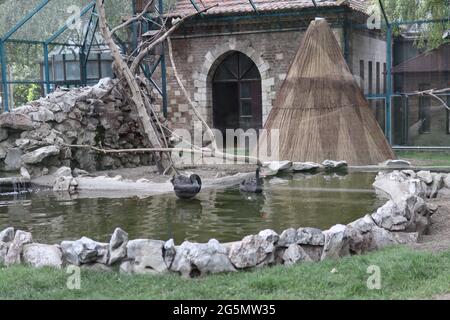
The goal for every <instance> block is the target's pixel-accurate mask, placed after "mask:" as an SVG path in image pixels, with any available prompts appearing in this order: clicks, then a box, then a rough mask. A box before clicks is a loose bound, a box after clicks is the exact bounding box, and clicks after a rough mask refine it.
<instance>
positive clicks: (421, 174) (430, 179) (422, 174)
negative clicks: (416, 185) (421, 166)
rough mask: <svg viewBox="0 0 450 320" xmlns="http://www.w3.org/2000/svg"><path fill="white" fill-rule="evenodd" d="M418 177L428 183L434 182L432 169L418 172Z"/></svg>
mask: <svg viewBox="0 0 450 320" xmlns="http://www.w3.org/2000/svg"><path fill="white" fill-rule="evenodd" d="M417 177H418V178H419V179H420V180H422V181H423V182H425V183H426V184H432V183H433V176H432V175H431V172H430V171H419V172H417Z"/></svg>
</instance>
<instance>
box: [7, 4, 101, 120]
mask: <svg viewBox="0 0 450 320" xmlns="http://www.w3.org/2000/svg"><path fill="white" fill-rule="evenodd" d="M50 1H51V0H43V1H42V2H41V3H39V4H38V5H37V6H36V7H35V8H34V9H33V10H31V11H30V12H29V13H28V14H27V15H26V16H25V17H23V18H22V19H21V20H20V21H19V22H17V23H16V24H15V25H14V26H13V27H12V28H11V29H9V30H8V31H7V32H6V33H5V34H4V35H2V36H0V62H1V73H2V77H1V83H2V87H3V109H4V111H5V112H8V111H9V110H10V105H9V85H10V84H41V85H45V90H46V92H47V93H50V92H51V84H52V83H55V81H51V80H50V68H49V46H50V45H61V46H70V47H80V49H81V50H80V56H83V57H84V54H85V53H86V52H88V53H89V52H90V50H91V46H92V40H93V39H91V42H89V41H85V42H84V43H83V44H73V43H59V42H57V41H56V39H57V38H58V37H59V36H60V35H62V34H63V33H64V32H65V31H66V30H67V29H68V28H69V25H68V23H67V22H66V23H65V24H64V25H63V26H61V27H60V28H59V29H58V30H57V31H56V32H55V33H53V34H52V35H51V36H50V37H49V38H48V39H45V40H43V41H33V40H28V39H11V37H12V36H13V35H14V34H15V33H16V32H18V31H19V30H20V29H21V28H22V27H23V26H24V25H25V24H27V23H28V22H29V21H30V20H31V19H32V18H33V17H34V16H36V15H37V14H38V13H39V12H41V11H42V10H43V9H44V8H45V7H46V6H47V5H48V4H49V3H50ZM89 12H90V13H91V20H90V22H89V26H88V28H87V33H89V30H90V29H91V23H92V16H93V15H94V13H95V1H91V2H89V4H88V5H86V6H85V7H84V8H83V9H82V10H81V11H80V14H79V16H77V17H74V18H81V17H83V16H84V15H86V14H88V13H89ZM85 39H87V34H86V37H85ZM8 42H13V43H25V44H33V45H41V46H42V48H43V57H44V74H45V77H44V80H29V81H26V80H20V81H10V80H9V79H8V72H7V63H8V59H7V53H6V44H7V43H8ZM87 56H88V55H87ZM87 56H86V57H87ZM80 61H83V62H84V59H80ZM85 67H86V64H85V65H84V72H82V73H84V74H85V73H86V72H85ZM80 84H81V85H83V84H85V81H84V80H83V79H82V81H81V83H80Z"/></svg>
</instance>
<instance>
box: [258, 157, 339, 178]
mask: <svg viewBox="0 0 450 320" xmlns="http://www.w3.org/2000/svg"><path fill="white" fill-rule="evenodd" d="M347 168H348V164H347V162H345V161H333V160H325V161H324V162H323V163H322V164H319V163H315V162H292V161H268V162H265V163H263V170H262V175H263V176H266V177H268V176H275V175H277V174H278V173H283V172H309V173H316V172H319V171H325V172H336V171H346V170H347Z"/></svg>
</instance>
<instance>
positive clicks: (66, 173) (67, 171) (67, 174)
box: [55, 167, 72, 178]
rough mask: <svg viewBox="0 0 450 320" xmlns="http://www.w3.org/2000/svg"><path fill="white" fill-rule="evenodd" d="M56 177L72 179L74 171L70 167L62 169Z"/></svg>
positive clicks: (57, 172) (56, 173)
mask: <svg viewBox="0 0 450 320" xmlns="http://www.w3.org/2000/svg"><path fill="white" fill-rule="evenodd" d="M55 177H58V178H59V177H72V169H70V168H69V167H61V168H59V169H58V170H57V171H56V172H55Z"/></svg>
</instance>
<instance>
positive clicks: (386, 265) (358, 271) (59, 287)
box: [0, 248, 450, 300]
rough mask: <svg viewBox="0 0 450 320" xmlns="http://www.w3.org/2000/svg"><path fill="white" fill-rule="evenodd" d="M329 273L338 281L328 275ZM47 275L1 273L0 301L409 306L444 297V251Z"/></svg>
mask: <svg viewBox="0 0 450 320" xmlns="http://www.w3.org/2000/svg"><path fill="white" fill-rule="evenodd" d="M370 265H377V266H379V267H380V268H381V276H382V283H381V285H382V289H381V290H369V289H368V288H367V286H366V281H367V278H368V277H369V276H370V275H369V274H367V268H368V266H370ZM333 268H336V269H337V270H338V272H337V273H331V272H330V271H331V270H332V269H333ZM67 276H68V275H67V274H66V273H65V272H64V271H58V270H51V269H41V270H37V269H31V268H27V267H14V268H9V269H0V299H121V300H126V299H409V298H431V297H433V296H435V295H439V294H446V293H449V292H450V281H449V280H450V251H449V252H444V253H440V254H432V253H428V252H417V251H412V250H410V249H406V248H390V249H387V250H384V251H380V252H376V253H373V254H370V255H366V256H358V257H349V258H344V259H341V260H339V261H326V262H322V263H317V264H314V263H305V264H299V265H296V266H294V267H283V266H279V267H273V268H265V269H260V270H258V271H254V272H242V273H236V274H225V275H216V276H210V277H206V278H202V279H195V280H186V279H182V278H181V277H179V276H177V275H166V276H160V277H154V276H127V275H120V274H116V273H96V272H92V271H89V272H88V271H83V272H82V275H81V290H78V291H70V290H68V289H67V288H66V281H67Z"/></svg>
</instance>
